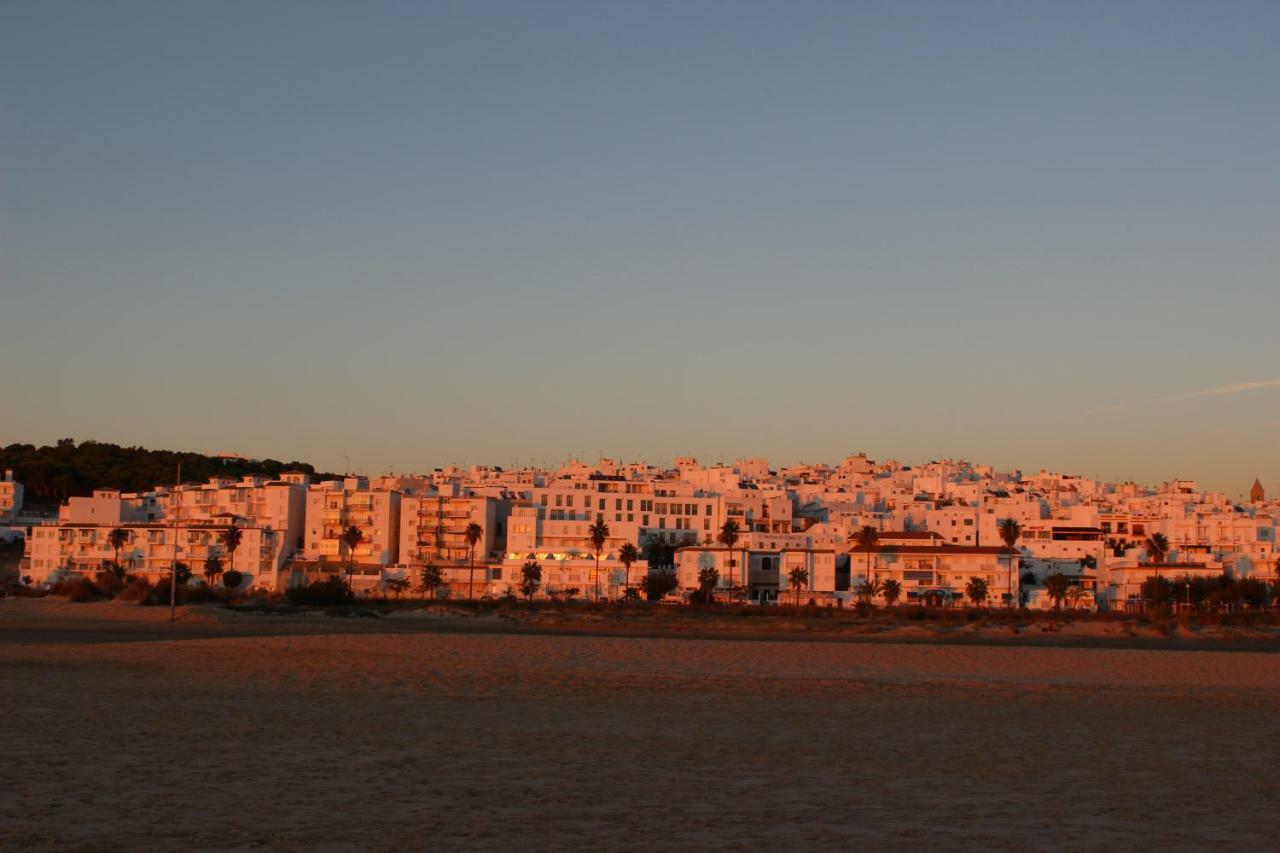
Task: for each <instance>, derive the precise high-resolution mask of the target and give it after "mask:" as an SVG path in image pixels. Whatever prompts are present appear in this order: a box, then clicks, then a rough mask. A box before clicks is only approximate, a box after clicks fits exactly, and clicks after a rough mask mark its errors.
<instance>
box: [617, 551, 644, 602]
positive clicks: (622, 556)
mask: <svg viewBox="0 0 1280 853" xmlns="http://www.w3.org/2000/svg"><path fill="white" fill-rule="evenodd" d="M618 559H619V560H620V561H621V562H622V567H623V569H624V570H625V571H626V589H627V590H628V591H630V589H631V564H632V563H634V562H635V561H636V560H638V559H640V551H639V550H638V549H637V548H636V546H635V544H634V543H632V542H627V543H625V544H624V545H623V546H622V547H621V548H619V549H618Z"/></svg>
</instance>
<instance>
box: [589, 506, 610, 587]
mask: <svg viewBox="0 0 1280 853" xmlns="http://www.w3.org/2000/svg"><path fill="white" fill-rule="evenodd" d="M587 539H588V541H590V542H591V551H592V553H594V554H595V555H596V600H599V599H600V555H601V554H603V553H604V546H605V545H606V544H607V543H608V541H609V525H607V524H605V522H604V516H601V515H597V516H596V520H595V521H594V522H593V523H592V524H591V526H590V527H588V528H587Z"/></svg>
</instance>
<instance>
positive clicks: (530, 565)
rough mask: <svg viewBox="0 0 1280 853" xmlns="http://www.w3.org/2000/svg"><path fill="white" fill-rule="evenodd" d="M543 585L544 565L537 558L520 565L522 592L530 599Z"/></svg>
mask: <svg viewBox="0 0 1280 853" xmlns="http://www.w3.org/2000/svg"><path fill="white" fill-rule="evenodd" d="M540 586H542V566H539V565H538V563H537V561H536V560H529V561H527V562H526V563H525V564H524V565H523V566H521V567H520V592H521V594H522V595H524V597H525V600H526V601H528V600H529V599H530V598H533V594H534V593H535V592H537V591H538V587H540Z"/></svg>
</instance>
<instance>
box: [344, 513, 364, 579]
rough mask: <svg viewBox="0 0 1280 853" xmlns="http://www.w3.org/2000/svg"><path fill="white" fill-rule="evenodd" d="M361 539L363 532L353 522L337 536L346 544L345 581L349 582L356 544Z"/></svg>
mask: <svg viewBox="0 0 1280 853" xmlns="http://www.w3.org/2000/svg"><path fill="white" fill-rule="evenodd" d="M363 539H364V534H363V533H361V532H360V528H359V527H356V526H355V525H354V524H353V525H351V526H350V527H348V528H347V529H346V530H344V531H342V535H341V536H339V537H338V540H339V541H340V542H341V543H342V544H343V545H346V546H347V583H351V575H352V574H353V573H354V572H355V562H356V546H357V545H359V544H360V542H361V540H363Z"/></svg>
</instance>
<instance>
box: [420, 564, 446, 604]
mask: <svg viewBox="0 0 1280 853" xmlns="http://www.w3.org/2000/svg"><path fill="white" fill-rule="evenodd" d="M419 580H420V581H421V582H422V590H423V592H428V593H430V594H431V599H432V600H433V601H434V600H435V597H436V590H437V589H439V588H440V585H441V584H442V583H444V572H442V571H440V567H439V566H437V565H436V564H435V563H427V564H426V565H425V566H423V567H422V574H421V575H420V576H419Z"/></svg>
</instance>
